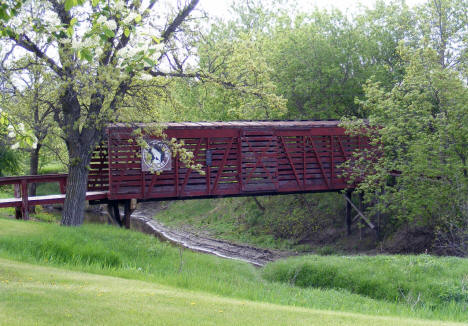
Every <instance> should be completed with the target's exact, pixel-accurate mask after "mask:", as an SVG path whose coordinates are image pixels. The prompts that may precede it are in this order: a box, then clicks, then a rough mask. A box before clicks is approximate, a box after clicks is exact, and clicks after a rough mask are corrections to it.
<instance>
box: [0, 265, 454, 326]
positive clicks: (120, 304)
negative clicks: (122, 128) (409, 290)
mask: <svg viewBox="0 0 468 326" xmlns="http://www.w3.org/2000/svg"><path fill="white" fill-rule="evenodd" d="M273 316H274V317H273ZM0 325H9V326H11V325H165V326H166V325H218V326H219V325H268V326H275V325H312V326H314V325H317V326H318V325H320V326H327V325H342V326H346V325H364V326H365V325H369V326H370V325H382V326H386V325H401V326H406V325H421V326H422V325H428V326H431V325H433V326H436V325H447V326H448V325H455V324H451V323H444V322H429V321H420V320H411V319H402V318H392V317H373V316H366V315H360V314H350V313H340V312H331V311H319V310H312V309H305V308H299V307H291V306H280V305H274V304H267V303H258V302H252V301H246V300H236V299H228V298H223V297H219V296H215V295H210V294H207V293H201V292H194V291H188V290H181V289H178V288H174V287H168V286H162V285H160V284H154V283H149V282H143V281H135V280H123V279H121V278H115V277H109V276H100V275H93V274H89V273H82V272H70V271H66V270H63V269H56V268H51V267H40V266H37V265H30V264H25V263H18V262H14V261H9V260H4V259H0Z"/></svg>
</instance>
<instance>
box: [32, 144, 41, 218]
mask: <svg viewBox="0 0 468 326" xmlns="http://www.w3.org/2000/svg"><path fill="white" fill-rule="evenodd" d="M41 146H42V145H41V144H37V147H36V148H34V149H33V151H32V152H31V159H30V161H29V174H30V175H37V174H38V170H39V151H40V150H41ZM29 196H36V184H35V183H31V184H30V185H29ZM29 212H30V213H33V214H34V213H36V206H31V207H29Z"/></svg>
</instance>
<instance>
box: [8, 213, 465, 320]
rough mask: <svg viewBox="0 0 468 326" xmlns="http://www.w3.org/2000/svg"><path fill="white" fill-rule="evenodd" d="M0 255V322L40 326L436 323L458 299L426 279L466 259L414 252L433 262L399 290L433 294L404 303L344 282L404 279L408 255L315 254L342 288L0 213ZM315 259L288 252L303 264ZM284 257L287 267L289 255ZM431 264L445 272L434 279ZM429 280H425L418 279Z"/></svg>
mask: <svg viewBox="0 0 468 326" xmlns="http://www.w3.org/2000/svg"><path fill="white" fill-rule="evenodd" d="M0 257H1V258H3V260H1V261H0V278H1V281H3V283H0V284H1V286H2V289H1V291H0V323H2V322H4V323H5V325H6V324H8V325H11V324H14V323H17V324H28V323H32V324H34V323H33V322H32V321H35V320H36V319H34V318H36V317H40V318H39V319H37V320H38V321H39V322H40V323H43V324H62V323H66V321H69V322H70V323H81V324H88V323H89V321H97V322H92V323H93V324H103V323H104V324H110V323H114V324H127V325H128V324H133V325H134V324H138V325H141V324H144V323H145V322H146V323H148V324H150V323H151V324H157V322H160V323H161V324H164V325H171V324H174V325H176V324H177V325H178V324H188V325H190V324H195V323H197V324H200V325H209V324H213V325H222V324H229V325H232V324H239V325H246V324H255V325H262V323H264V324H266V323H269V324H272V323H273V322H277V324H281V325H285V324H291V325H299V324H310V325H315V324H316V325H348V324H349V325H356V324H358V325H376V324H378V325H386V324H388V325H405V324H421V325H430V324H431V323H429V322H428V321H420V322H419V321H415V320H414V319H431V320H433V321H434V324H442V323H439V322H438V321H439V320H442V321H458V322H468V314H467V311H468V310H467V309H468V308H467V305H466V302H465V301H463V300H464V299H463V297H462V301H457V300H459V298H458V297H456V296H455V297H452V298H450V297H443V298H439V297H438V293H437V291H439V290H440V288H439V287H435V286H434V285H435V284H437V282H439V283H441V284H446V285H448V286H455V285H456V284H458V282H462V281H463V279H460V277H462V276H463V277H465V276H466V274H467V272H466V271H468V260H466V259H455V258H435V257H431V256H418V257H414V259H416V260H417V261H419V262H420V263H421V264H423V262H427V261H430V262H435V263H431V264H435V265H437V266H439V267H437V268H436V269H433V270H432V269H430V268H429V269H428V270H427V269H425V268H424V266H422V268H420V269H418V270H415V271H417V272H418V273H419V274H423V275H421V277H420V278H417V279H414V280H413V279H412V278H411V277H410V280H412V282H408V284H407V285H408V286H409V288H408V291H409V292H407V293H417V291H422V289H424V291H427V292H424V295H425V296H426V293H429V294H430V295H429V297H430V298H439V299H440V300H439V301H436V300H432V299H431V300H432V301H423V302H422V303H418V304H416V305H413V302H405V301H403V300H396V299H395V298H393V299H391V298H390V299H389V298H386V297H385V296H381V297H379V296H378V295H376V294H378V293H382V291H387V288H386V287H385V286H386V283H385V282H383V285H379V284H377V285H375V286H374V288H373V291H372V292H369V293H367V294H366V293H360V292H359V291H358V290H356V289H355V288H353V282H355V283H358V284H359V281H358V280H356V279H355V277H358V276H359V275H361V276H362V279H363V281H362V282H363V283H365V284H368V283H369V282H368V281H367V276H366V275H367V274H369V273H371V274H372V273H376V274H378V273H377V272H378V269H379V268H382V269H384V270H385V271H386V272H381V273H383V274H380V275H382V276H381V277H384V278H385V277H387V276H388V275H391V274H392V275H393V274H395V275H401V278H397V279H401V280H402V281H404V280H405V279H407V278H408V277H406V276H405V273H406V274H408V273H410V274H411V273H412V270H411V269H407V264H408V260H409V259H410V258H409V257H408V256H401V258H400V257H398V256H394V258H392V260H393V261H394V262H393V263H392V264H391V266H387V265H385V264H382V262H381V261H379V260H378V259H381V258H380V257H369V258H368V259H369V261H366V260H365V259H363V260H361V261H360V260H353V259H350V258H349V257H335V256H327V257H319V258H317V259H324V261H322V262H321V263H320V264H318V265H319V266H323V265H326V264H325V260H326V259H330V266H335V265H336V264H338V263H337V262H339V263H340V264H341V265H340V266H339V268H344V269H345V270H344V272H343V273H346V269H347V270H349V271H354V272H353V274H352V276H353V282H350V283H349V284H351V285H349V286H348V287H347V286H344V285H342V284H341V283H338V281H339V278H337V280H336V282H337V283H336V286H328V287H327V286H324V285H320V284H313V283H306V282H305V281H304V283H303V284H301V283H298V280H299V279H298V277H299V276H301V277H302V274H301V275H299V274H298V276H296V279H295V282H296V283H295V282H291V280H290V279H287V278H285V279H281V278H280V277H276V276H275V275H279V274H276V273H273V272H272V271H273V270H275V271H276V270H277V269H278V268H279V267H278V266H279V265H277V264H280V263H276V264H273V265H271V266H267V267H266V269H265V271H263V270H261V269H257V268H255V267H253V266H251V265H248V264H246V263H242V262H237V261H231V260H225V259H220V258H217V257H214V256H208V255H203V254H198V253H193V252H190V251H180V250H179V249H178V248H175V247H173V246H171V245H169V244H167V243H162V242H160V241H158V240H157V239H155V238H154V237H150V236H147V235H144V234H140V233H138V232H133V231H127V230H121V229H117V228H115V227H109V226H105V225H85V226H82V227H79V228H64V227H60V226H58V225H55V224H49V223H39V222H23V221H15V220H10V219H1V218H0ZM314 257H317V256H313V257H308V258H297V259H303V260H304V261H305V262H307V264H310V262H309V260H311V259H312V260H313V259H316V258H314ZM374 258H375V259H376V260H373V259H374ZM13 261H16V262H13ZM18 262H23V263H29V264H34V265H27V264H23V263H18ZM285 264H286V265H291V266H295V265H294V264H296V262H292V263H285ZM334 264H335V265H334ZM41 266H42V267H41ZM359 266H361V267H359ZM52 267H55V268H60V270H58V269H54V268H52ZM335 267H336V266H335ZM455 267H456V268H455ZM336 268H338V267H336ZM439 268H440V269H445V270H446V271H445V272H441V273H440V276H439V277H437V276H436V275H437V270H438V269H439ZM65 270H68V271H65ZM451 270H453V272H450V271H451ZM70 271H74V272H70ZM439 271H440V270H439ZM463 271H465V272H463ZM83 272H85V273H83ZM385 273H387V274H385ZM424 273H426V274H424ZM97 274H100V275H101V276H98V275H97ZM286 274H287V272H286ZM312 275H313V274H312ZM424 275H425V276H424ZM378 276H379V275H378ZM30 278H31V279H30ZM378 278H380V276H379V277H378ZM394 279H395V278H394ZM394 279H388V281H387V283H388V282H393V281H394ZM431 279H432V281H431V282H432V283H431V282H429V283H427V284H426V283H425V282H427V280H431ZM1 281H0V282H1ZM86 282H87V283H88V284H86ZM366 282H367V283H366ZM372 284H373V283H372ZM405 284H406V283H405ZM357 288H359V287H357ZM7 291H9V292H7ZM158 291H159V292H158ZM411 291H412V292H411ZM151 293H154V300H153V299H152V298H153V297H152V296H151ZM451 293H452V295H453V294H454V293H455V294H456V293H457V291H456V290H454V292H451ZM462 293H463V292H462ZM192 303H194V304H192ZM242 303H244V305H243V304H242ZM310 309H315V311H314V310H310ZM219 310H221V311H222V312H219ZM317 310H320V311H317ZM323 310H327V312H324V311H323ZM272 312H274V315H273V314H272ZM2 314H3V315H4V316H2ZM277 315H278V316H277ZM23 316H24V317H23ZM378 316H381V317H378ZM20 317H21V318H24V319H23V322H22V323H19V322H17V321H18V320H19V319H20ZM6 318H10V319H9V322H7V320H8V319H6ZM53 318H57V319H56V320H54V319H53ZM67 318H68V319H67ZM138 318H140V319H141V321H142V322H140V321H139V320H140V319H138ZM164 318H167V319H164ZM400 318H401V319H400ZM408 318H409V319H411V320H408ZM314 323H315V324H314ZM273 325H274V324H273Z"/></svg>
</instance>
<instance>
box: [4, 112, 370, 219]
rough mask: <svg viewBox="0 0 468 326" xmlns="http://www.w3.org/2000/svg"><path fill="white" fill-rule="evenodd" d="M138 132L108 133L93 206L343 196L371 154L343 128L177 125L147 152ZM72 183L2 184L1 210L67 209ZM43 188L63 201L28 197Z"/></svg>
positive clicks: (100, 150)
mask: <svg viewBox="0 0 468 326" xmlns="http://www.w3.org/2000/svg"><path fill="white" fill-rule="evenodd" d="M138 128H141V130H143V132H144V130H145V125H132V126H131V127H130V126H128V125H124V124H114V125H110V126H108V128H107V137H106V139H105V140H104V141H103V142H102V143H101V145H99V146H97V148H96V149H95V150H94V153H93V157H92V160H91V164H90V171H89V177H88V192H87V195H86V199H87V200H90V202H91V203H104V202H105V203H114V204H115V205H117V207H118V203H119V202H123V203H128V201H130V200H133V201H135V200H136V201H146V200H173V199H190V198H210V197H226V196H252V195H255V196H256V195H273V194H287V193H305V192H324V191H339V190H342V189H345V188H348V187H349V185H348V183H347V180H345V179H344V178H342V177H341V174H342V172H343V171H342V168H341V165H342V163H344V162H345V161H346V160H348V159H350V158H351V157H352V153H353V152H354V151H355V150H358V149H361V150H362V149H364V148H368V147H369V143H368V140H367V139H366V138H365V137H359V136H356V137H352V136H349V135H347V134H346V133H345V130H344V129H343V128H342V127H340V126H339V122H338V121H232V122H182V123H175V122H174V123H167V124H165V125H164V134H165V137H152V136H149V135H148V136H144V137H145V140H146V141H147V143H148V145H149V147H145V148H144V147H142V146H141V145H139V142H138V141H137V136H136V135H135V133H134V131H135V129H138ZM163 138H164V139H163ZM170 139H176V140H177V141H178V142H179V143H183V148H184V149H185V150H187V151H189V152H192V153H193V161H194V163H195V164H199V169H193V168H191V167H190V166H189V165H187V164H186V163H184V160H182V159H181V157H180V154H172V153H171V146H169V145H168V140H170ZM66 178H67V175H66V174H61V175H41V176H22V177H4V178H0V185H5V184H15V185H17V186H16V189H17V191H16V196H15V197H17V198H8V199H0V207H20V208H21V210H22V212H23V217H27V214H28V213H27V211H28V208H29V207H30V206H33V205H43V204H52V203H60V202H63V201H64V198H65V192H66V189H65V185H66ZM38 182H58V183H59V184H60V190H61V191H60V192H61V193H60V194H57V195H49V196H35V197H29V196H28V184H30V183H38ZM114 207H115V206H114ZM126 207H127V206H126ZM117 211H118V208H117Z"/></svg>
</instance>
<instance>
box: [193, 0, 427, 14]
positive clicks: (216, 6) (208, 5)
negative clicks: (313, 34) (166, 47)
mask: <svg viewBox="0 0 468 326" xmlns="http://www.w3.org/2000/svg"><path fill="white" fill-rule="evenodd" d="M426 1H427V0H406V3H407V4H408V5H409V6H410V7H411V6H414V5H417V4H421V3H424V2H426ZM292 2H295V3H297V4H298V6H297V8H300V9H301V11H305V12H307V11H311V10H312V9H313V8H314V7H318V8H321V9H331V8H332V7H334V8H337V9H339V10H341V11H343V12H345V11H350V12H355V11H357V10H358V7H359V4H362V5H364V6H366V7H371V8H372V7H374V5H375V2H376V0H360V1H353V0H295V1H292ZM231 3H232V0H201V1H200V4H199V6H200V7H201V8H203V9H205V10H206V11H208V13H209V14H211V15H214V16H218V17H229V15H230V13H229V7H230V5H231Z"/></svg>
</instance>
